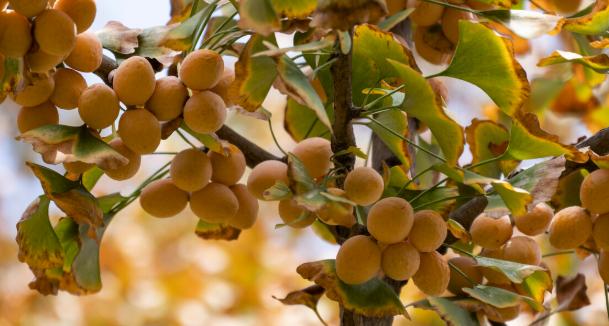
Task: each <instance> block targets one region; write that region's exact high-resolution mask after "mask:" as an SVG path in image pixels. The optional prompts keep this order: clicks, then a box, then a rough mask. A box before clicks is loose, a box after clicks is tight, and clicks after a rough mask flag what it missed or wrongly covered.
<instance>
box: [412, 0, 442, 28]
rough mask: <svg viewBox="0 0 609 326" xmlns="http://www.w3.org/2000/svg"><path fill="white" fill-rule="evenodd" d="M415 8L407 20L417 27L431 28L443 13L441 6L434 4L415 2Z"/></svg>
mask: <svg viewBox="0 0 609 326" xmlns="http://www.w3.org/2000/svg"><path fill="white" fill-rule="evenodd" d="M415 6H416V9H415V10H414V11H413V12H412V14H410V17H409V18H410V20H412V22H413V23H415V24H417V25H418V26H431V25H433V24H435V23H437V22H438V20H439V19H440V18H442V13H443V12H444V7H443V6H440V5H437V4H434V3H429V2H424V1H415Z"/></svg>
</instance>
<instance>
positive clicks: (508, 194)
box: [492, 181, 533, 215]
mask: <svg viewBox="0 0 609 326" xmlns="http://www.w3.org/2000/svg"><path fill="white" fill-rule="evenodd" d="M492 185H493V189H495V191H496V192H497V193H498V194H499V196H501V200H502V201H503V203H504V204H505V206H506V207H507V208H508V209H509V210H510V212H511V213H512V214H514V215H524V214H526V213H527V206H528V205H529V204H530V203H531V202H533V196H531V194H530V193H529V192H528V191H526V190H524V189H521V188H516V187H514V186H512V185H511V184H510V183H509V182H506V181H501V182H493V183H492Z"/></svg>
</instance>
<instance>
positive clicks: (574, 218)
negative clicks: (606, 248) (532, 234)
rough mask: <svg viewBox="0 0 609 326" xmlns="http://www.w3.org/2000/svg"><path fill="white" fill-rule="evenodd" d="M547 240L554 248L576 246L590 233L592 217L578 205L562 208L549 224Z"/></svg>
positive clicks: (584, 240)
mask: <svg viewBox="0 0 609 326" xmlns="http://www.w3.org/2000/svg"><path fill="white" fill-rule="evenodd" d="M549 234H550V237H549V240H550V244H551V245H552V247H554V248H556V249H573V248H577V247H578V246H580V245H581V244H583V243H584V242H586V240H588V238H589V237H590V235H592V218H591V217H590V214H588V212H587V211H586V210H585V209H583V208H581V207H579V206H571V207H567V208H563V209H562V210H560V211H559V212H558V213H556V215H554V219H553V220H552V223H551V224H550V230H549Z"/></svg>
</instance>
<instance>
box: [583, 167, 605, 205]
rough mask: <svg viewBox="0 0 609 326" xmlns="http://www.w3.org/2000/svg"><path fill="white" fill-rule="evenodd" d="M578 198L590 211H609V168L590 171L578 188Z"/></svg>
mask: <svg viewBox="0 0 609 326" xmlns="http://www.w3.org/2000/svg"><path fill="white" fill-rule="evenodd" d="M579 198H580V199H581V202H582V206H583V207H584V208H586V209H587V210H588V211H590V213H592V214H605V213H609V169H599V170H596V171H594V172H592V173H590V174H589V175H588V176H587V177H586V178H585V179H584V181H583V182H582V184H581V188H579Z"/></svg>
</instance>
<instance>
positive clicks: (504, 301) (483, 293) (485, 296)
mask: <svg viewBox="0 0 609 326" xmlns="http://www.w3.org/2000/svg"><path fill="white" fill-rule="evenodd" d="M463 292H465V293H467V294H469V295H470V296H471V297H472V298H474V299H478V300H480V301H482V302H484V303H488V304H490V305H491V306H493V307H497V308H509V307H515V306H517V305H519V304H520V302H523V301H524V302H526V303H527V304H529V305H530V306H531V307H532V308H533V309H535V310H536V311H543V310H544V308H543V306H542V305H541V304H540V303H537V302H536V301H534V300H532V299H531V298H528V297H526V296H523V295H519V294H516V293H514V292H512V291H508V290H504V289H501V288H498V287H494V286H487V285H476V286H475V287H473V288H464V289H463Z"/></svg>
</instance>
